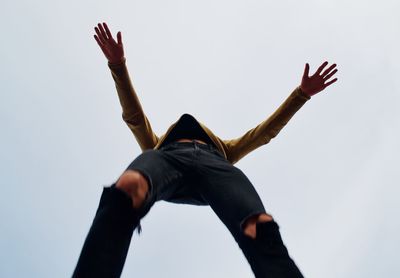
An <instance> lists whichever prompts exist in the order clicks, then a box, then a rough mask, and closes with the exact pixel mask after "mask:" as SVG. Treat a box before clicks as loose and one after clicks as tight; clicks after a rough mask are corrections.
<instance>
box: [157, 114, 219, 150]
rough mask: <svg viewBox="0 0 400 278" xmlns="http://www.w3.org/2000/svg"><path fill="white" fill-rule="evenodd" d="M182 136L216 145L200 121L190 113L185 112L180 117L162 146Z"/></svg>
mask: <svg viewBox="0 0 400 278" xmlns="http://www.w3.org/2000/svg"><path fill="white" fill-rule="evenodd" d="M181 138H186V139H197V140H202V141H204V142H206V143H207V144H211V145H214V143H213V142H212V140H211V139H210V137H209V136H208V135H207V133H206V132H205V131H204V130H203V128H202V127H201V126H200V124H199V123H198V121H197V120H196V119H195V118H194V117H193V116H192V115H190V114H183V115H182V116H181V117H180V118H179V120H178V121H177V123H176V126H175V127H174V128H173V129H172V130H171V132H170V133H169V134H168V136H167V138H165V140H164V142H163V143H162V145H161V146H160V147H162V146H165V145H168V144H169V143H171V142H174V141H176V140H178V139H181Z"/></svg>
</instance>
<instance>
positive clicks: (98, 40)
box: [93, 35, 103, 47]
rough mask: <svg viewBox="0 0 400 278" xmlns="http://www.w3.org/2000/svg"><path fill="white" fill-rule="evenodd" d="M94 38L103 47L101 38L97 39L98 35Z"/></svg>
mask: <svg viewBox="0 0 400 278" xmlns="http://www.w3.org/2000/svg"><path fill="white" fill-rule="evenodd" d="M93 37H94V39H95V40H96V41H97V44H98V45H99V46H100V47H103V43H102V42H101V41H100V39H99V37H97V36H96V35H94V36H93Z"/></svg>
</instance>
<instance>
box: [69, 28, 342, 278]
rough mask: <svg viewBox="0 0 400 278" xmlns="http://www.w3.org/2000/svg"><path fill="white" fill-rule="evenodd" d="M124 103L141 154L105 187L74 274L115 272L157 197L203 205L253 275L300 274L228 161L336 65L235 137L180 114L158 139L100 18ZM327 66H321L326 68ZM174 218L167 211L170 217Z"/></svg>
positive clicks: (306, 80) (323, 83)
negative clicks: (223, 227)
mask: <svg viewBox="0 0 400 278" xmlns="http://www.w3.org/2000/svg"><path fill="white" fill-rule="evenodd" d="M95 32H96V35H94V38H95V39H96V41H97V43H98V45H99V46H100V48H101V50H102V51H103V53H104V55H105V56H106V58H107V60H108V65H109V68H110V69H111V73H112V77H113V79H114V81H115V85H116V89H117V92H118V97H119V100H120V103H121V106H122V110H123V113H122V116H123V119H124V121H125V122H126V123H127V125H128V127H129V128H130V129H131V130H132V132H133V134H134V136H135V137H136V140H137V141H138V143H139V145H140V147H141V149H142V151H143V152H142V154H140V155H139V156H138V157H137V158H136V159H135V160H134V161H133V162H132V163H131V164H130V165H129V166H128V168H127V169H126V171H125V172H124V173H123V174H122V175H121V177H120V178H119V179H118V180H117V182H116V183H114V184H113V185H112V186H110V187H106V188H104V191H103V194H102V196H101V199H100V204H99V208H98V210H97V212H96V216H95V218H94V221H93V224H92V226H91V228H90V231H89V234H88V236H87V238H86V240H85V243H84V246H83V249H82V252H81V255H80V257H79V260H78V264H77V266H76V269H75V272H74V274H73V277H119V276H120V275H121V272H122V268H123V265H124V262H125V259H126V256H127V252H128V248H129V244H130V240H131V237H132V233H133V231H134V229H135V228H138V230H139V232H140V219H141V218H142V217H144V216H145V215H146V214H147V212H148V211H149V210H150V208H151V207H152V205H153V204H154V203H155V202H156V201H160V200H165V201H168V202H174V203H183V204H193V205H209V206H210V207H211V208H212V209H213V210H214V212H215V213H216V214H217V216H218V217H219V218H220V219H221V221H222V222H223V223H224V224H225V225H226V227H227V228H228V230H229V231H230V232H231V234H232V236H233V237H234V239H235V240H236V242H237V243H238V244H239V246H240V248H241V249H242V251H243V253H244V255H245V257H246V259H247V260H248V262H249V264H250V266H251V268H252V270H253V272H254V274H255V276H256V277H269V278H273V277H277V278H278V277H279V278H281V277H286V278H297V277H303V276H302V274H301V273H300V271H299V269H298V268H297V266H296V265H295V263H294V261H293V260H292V259H291V258H290V256H289V254H288V252H287V249H286V247H285V246H284V244H283V242H282V239H281V236H280V233H279V227H278V225H277V223H276V222H275V221H274V219H273V218H272V216H271V215H269V214H267V213H266V211H265V209H264V206H263V204H262V202H261V199H260V198H259V196H258V194H257V192H256V190H255V189H254V187H253V185H252V184H251V182H250V181H249V180H248V178H247V177H246V176H245V175H244V174H243V172H242V171H240V170H239V169H238V168H236V167H235V166H233V164H234V163H236V162H237V161H238V160H239V159H241V158H242V157H244V156H245V155H246V154H248V153H249V152H251V151H253V150H254V149H256V148H258V147H260V146H262V145H264V144H266V143H268V142H269V141H270V140H271V139H272V138H273V137H275V136H276V135H277V134H278V133H279V131H280V130H281V129H282V128H283V127H284V126H285V125H286V123H287V122H288V121H289V120H290V118H291V117H292V116H293V115H294V114H295V113H296V112H297V111H298V110H299V109H300V108H301V107H302V105H303V104H304V103H305V102H306V101H308V100H309V99H310V98H311V96H313V95H315V94H317V93H319V92H320V91H322V90H324V89H325V88H326V87H328V86H329V85H331V84H332V83H334V82H336V80H337V79H336V78H335V79H331V78H332V77H333V75H334V74H335V73H336V72H337V69H336V65H335V64H333V65H331V66H329V67H328V68H326V66H327V65H328V62H324V63H323V64H322V65H321V66H320V67H319V68H318V70H317V72H316V73H315V74H314V75H312V76H309V65H308V64H306V66H305V69H304V75H303V78H302V81H301V85H300V86H299V87H297V88H296V89H295V90H294V91H293V92H292V93H291V94H290V96H289V97H288V98H287V99H286V100H285V101H284V103H283V104H282V105H281V106H280V107H279V108H278V109H277V110H276V111H275V112H274V113H273V114H272V115H271V116H270V117H268V118H267V119H266V120H265V121H263V122H262V123H260V124H259V125H258V126H257V127H255V128H253V129H251V130H249V131H248V132H246V133H245V134H244V135H243V136H241V137H239V138H236V139H233V140H222V139H220V138H219V137H218V136H216V135H215V134H213V133H212V132H211V131H210V130H209V129H208V128H207V127H206V126H204V125H203V124H202V123H199V122H198V121H197V120H196V119H195V118H194V117H193V116H191V115H189V114H184V115H183V116H182V117H181V118H180V119H179V120H178V121H177V122H175V123H174V124H173V125H172V126H171V127H170V128H169V129H168V130H167V132H166V133H165V134H164V135H163V136H160V137H159V136H157V135H156V134H155V133H154V132H153V130H152V128H151V125H150V122H149V120H148V119H147V117H146V115H145V114H144V112H143V110H142V107H141V105H140V102H139V99H138V97H137V95H136V92H135V90H134V88H133V86H132V84H131V81H130V78H129V74H128V70H127V68H126V64H125V61H126V60H125V56H124V49H123V44H122V36H121V32H118V33H117V41H115V40H114V38H113V36H112V34H111V32H110V30H109V28H108V26H107V24H106V23H103V24H100V23H99V24H98V26H97V27H95ZM325 68H326V69H325ZM172 218H173V216H171V219H172Z"/></svg>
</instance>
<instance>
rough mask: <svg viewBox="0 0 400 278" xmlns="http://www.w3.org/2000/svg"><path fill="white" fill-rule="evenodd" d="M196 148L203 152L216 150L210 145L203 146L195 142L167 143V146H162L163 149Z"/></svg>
mask: <svg viewBox="0 0 400 278" xmlns="http://www.w3.org/2000/svg"><path fill="white" fill-rule="evenodd" d="M170 146H173V147H193V148H194V147H198V148H199V149H203V150H218V149H217V148H216V147H215V146H214V145H212V144H203V143H199V142H196V141H194V140H193V141H191V142H176V141H175V142H171V143H168V144H167V145H165V146H163V148H164V147H170Z"/></svg>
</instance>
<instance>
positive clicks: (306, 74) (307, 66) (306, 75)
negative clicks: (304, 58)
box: [303, 63, 310, 78]
mask: <svg viewBox="0 0 400 278" xmlns="http://www.w3.org/2000/svg"><path fill="white" fill-rule="evenodd" d="M309 73H310V65H309V64H308V63H306V66H305V67H304V73H303V78H304V77H308V74H309Z"/></svg>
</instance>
